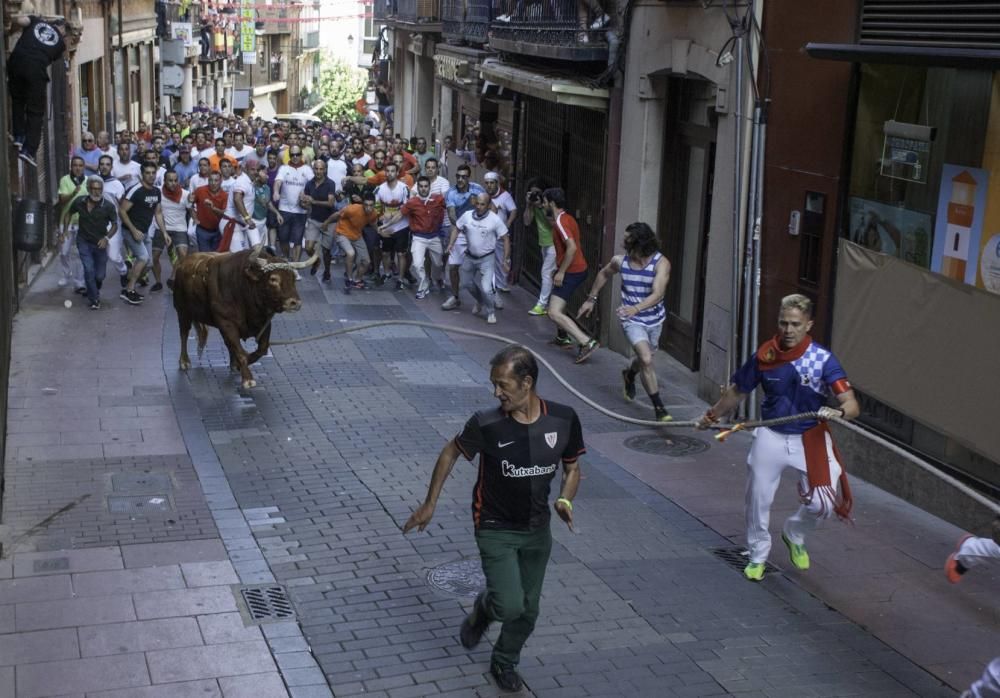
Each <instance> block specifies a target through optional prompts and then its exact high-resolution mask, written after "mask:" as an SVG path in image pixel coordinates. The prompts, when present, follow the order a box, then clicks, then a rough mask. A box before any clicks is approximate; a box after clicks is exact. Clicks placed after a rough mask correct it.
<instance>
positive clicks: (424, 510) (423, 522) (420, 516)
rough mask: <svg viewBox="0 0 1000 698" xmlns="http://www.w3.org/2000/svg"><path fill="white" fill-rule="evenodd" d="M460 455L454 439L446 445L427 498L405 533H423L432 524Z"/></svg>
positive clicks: (436, 467)
mask: <svg viewBox="0 0 1000 698" xmlns="http://www.w3.org/2000/svg"><path fill="white" fill-rule="evenodd" d="M460 455H461V451H459V450H458V445H457V444H456V443H455V440H454V439H452V440H451V441H449V442H448V443H446V444H445V445H444V448H443V449H442V450H441V454H440V455H439V456H438V459H437V463H435V464H434V473H433V474H432V475H431V484H430V486H429V487H428V488H427V497H426V498H425V499H424V501H423V503H422V504H421V505H420V506H419V507H417V510H416V511H415V512H413V514H412V515H411V516H410V518H409V519H408V520H407V522H406V523H405V524H404V525H403V533H408V532H409V531H410V530H412V529H413V528H416V529H417V530H418V531H423V530H424V529H425V528H427V524H429V523H430V522H431V517H433V516H434V509H435V507H437V500H438V497H440V496H441V490H442V489H443V488H444V482H445V480H447V479H448V476H449V475H450V474H451V469H452V468H453V467H455V461H457V460H458V457H459V456H460Z"/></svg>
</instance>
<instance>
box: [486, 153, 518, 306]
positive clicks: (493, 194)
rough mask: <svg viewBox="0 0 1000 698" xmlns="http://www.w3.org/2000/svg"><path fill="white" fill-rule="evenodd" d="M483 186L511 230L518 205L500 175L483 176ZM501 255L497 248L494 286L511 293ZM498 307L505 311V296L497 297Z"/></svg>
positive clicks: (497, 212)
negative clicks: (502, 183)
mask: <svg viewBox="0 0 1000 698" xmlns="http://www.w3.org/2000/svg"><path fill="white" fill-rule="evenodd" d="M483 186H484V187H485V188H486V193H487V194H489V195H490V199H491V201H492V205H493V210H494V211H496V214H497V215H498V216H500V220H502V221H503V222H504V224H505V225H506V226H507V229H508V230H509V229H510V227H511V226H512V225H514V221H515V220H516V219H517V204H516V203H514V197H513V196H511V195H510V192H509V191H507V190H506V189H504V188H503V187H501V186H500V175H499V174H498V173H496V172H487V173H486V174H485V175H483ZM501 254H503V251H502V250H501V249H500V247H499V246H497V249H496V255H497V262H496V265H495V266H494V267H493V285H494V287H495V288H496V290H497V291H502V292H503V293H510V285H509V284H508V283H507V272H506V271H504V270H503V269H501V262H502V261H503V258H502V257H501V256H500V255H501ZM508 259H509V257H508ZM496 306H497V310H503V296H497V297H496Z"/></svg>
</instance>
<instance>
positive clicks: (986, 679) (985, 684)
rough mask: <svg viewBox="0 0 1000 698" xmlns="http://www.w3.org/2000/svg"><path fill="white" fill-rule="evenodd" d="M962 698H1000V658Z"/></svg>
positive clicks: (987, 667)
mask: <svg viewBox="0 0 1000 698" xmlns="http://www.w3.org/2000/svg"><path fill="white" fill-rule="evenodd" d="M994 545H995V543H994ZM962 564H965V563H962ZM961 698H1000V657H997V658H996V659H994V660H993V661H992V662H990V663H989V664H987V665H986V669H985V670H983V676H982V678H980V679H979V680H978V681H976V682H975V683H974V684H972V685H971V686H969V690H968V691H965V692H964V693H963V694H962V696H961Z"/></svg>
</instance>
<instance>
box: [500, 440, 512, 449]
mask: <svg viewBox="0 0 1000 698" xmlns="http://www.w3.org/2000/svg"><path fill="white" fill-rule="evenodd" d="M512 443H514V442H513V441H508V442H507V443H502V442H500V441H497V448H505V447H507V446H510V445H511V444H512Z"/></svg>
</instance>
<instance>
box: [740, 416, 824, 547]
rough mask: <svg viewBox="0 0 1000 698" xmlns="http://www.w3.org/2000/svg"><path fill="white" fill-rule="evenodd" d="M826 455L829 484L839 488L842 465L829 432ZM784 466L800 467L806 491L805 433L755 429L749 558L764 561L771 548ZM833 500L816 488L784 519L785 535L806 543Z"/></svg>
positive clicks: (748, 509)
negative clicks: (773, 509) (773, 515)
mask: <svg viewBox="0 0 1000 698" xmlns="http://www.w3.org/2000/svg"><path fill="white" fill-rule="evenodd" d="M826 456H827V463H828V464H829V467H830V484H831V486H832V487H833V490H834V491H836V488H837V485H838V480H839V479H840V473H841V472H842V471H841V466H840V463H838V462H837V457H836V456H835V455H834V453H833V441H832V439H831V438H830V435H829V434H827V435H826ZM785 468H794V469H795V470H798V471H799V474H800V475H799V491H800V492H807V491H808V489H809V481H808V478H807V477H806V455H805V449H804V447H803V445H802V437H801V436H800V435H798V434H779V433H778V432H776V431H772V430H771V429H768V428H767V427H758V428H757V429H755V430H754V438H753V445H752V446H751V447H750V455H749V456H748V457H747V489H746V523H747V546H748V547H749V549H750V562H764V561H766V560H767V555H768V553H769V552H771V533H770V531H769V530H768V524H769V523H770V520H771V504H772V503H773V502H774V495H775V493H776V492H777V490H778V484H779V483H780V482H781V473H783V472H784V470H785ZM833 507H834V502H833V501H831V499H830V495H829V494H825V493H822V492H821V491H820V490H818V489H817V490H816V491H815V492H814V493H813V496H812V499H811V500H810V501H809V502H805V501H803V503H802V505H801V506H800V507H799V508H798V510H797V511H796V512H795V513H794V514H792V515H791V516H789V517H788V519H787V520H786V521H785V525H784V527H783V531H784V534H785V536H786V537H787V538H788V539H789V540H790V541H791V542H792V543H795V544H797V545H803V544H804V543H805V537H806V534H808V533H810V532H812V531H813V530H814V529H815V528H816V526H817V524H818V523H819V522H820V521H821V520H823V519H828V518H830V516H832V515H833Z"/></svg>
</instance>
